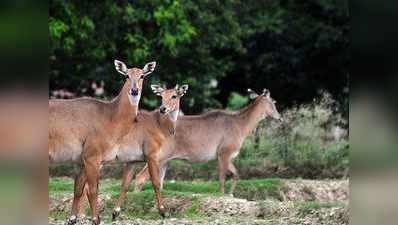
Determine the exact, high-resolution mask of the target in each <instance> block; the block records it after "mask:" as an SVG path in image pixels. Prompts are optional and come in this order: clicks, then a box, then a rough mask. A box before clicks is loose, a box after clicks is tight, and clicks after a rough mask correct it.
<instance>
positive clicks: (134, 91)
mask: <svg viewBox="0 0 398 225" xmlns="http://www.w3.org/2000/svg"><path fill="white" fill-rule="evenodd" d="M130 94H131V95H133V96H137V95H138V89H131V90H130Z"/></svg>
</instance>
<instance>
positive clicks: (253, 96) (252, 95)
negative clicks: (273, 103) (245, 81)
mask: <svg viewBox="0 0 398 225" xmlns="http://www.w3.org/2000/svg"><path fill="white" fill-rule="evenodd" d="M247 92H248V93H249V98H250V99H255V98H257V97H258V94H257V93H256V92H254V91H253V90H252V89H250V88H249V89H247Z"/></svg>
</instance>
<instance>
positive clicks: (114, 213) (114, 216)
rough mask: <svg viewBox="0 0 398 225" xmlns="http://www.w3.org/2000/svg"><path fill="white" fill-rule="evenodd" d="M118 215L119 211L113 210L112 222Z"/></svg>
mask: <svg viewBox="0 0 398 225" xmlns="http://www.w3.org/2000/svg"><path fill="white" fill-rule="evenodd" d="M119 215H120V211H117V210H113V212H112V221H115V220H116V219H117V218H118V217H119Z"/></svg>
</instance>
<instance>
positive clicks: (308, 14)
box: [49, 0, 350, 113]
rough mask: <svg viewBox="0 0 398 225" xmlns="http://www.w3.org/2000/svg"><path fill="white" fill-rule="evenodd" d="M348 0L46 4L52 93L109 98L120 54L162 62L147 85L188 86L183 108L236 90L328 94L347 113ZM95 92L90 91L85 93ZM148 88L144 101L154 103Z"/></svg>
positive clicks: (289, 97)
mask: <svg viewBox="0 0 398 225" xmlns="http://www.w3.org/2000/svg"><path fill="white" fill-rule="evenodd" d="M349 28H350V27H349V12H348V2H347V1H346V0H245V1H239V0H153V1H148V0H134V1H128V0H118V1H115V0H104V1H101V2H98V1H78V0H69V1H67V0H51V1H50V19H49V33H50V69H51V70H50V91H51V93H53V92H52V91H54V90H59V89H66V90H68V91H71V92H73V93H76V95H78V96H79V95H86V94H92V93H90V90H91V89H90V88H91V86H92V82H93V81H95V82H96V83H98V84H100V83H101V81H102V82H103V84H104V89H105V92H104V93H103V94H102V93H101V95H102V96H100V97H111V96H115V95H116V94H117V92H118V91H119V90H120V86H121V82H122V81H123V79H122V77H120V76H118V74H117V72H116V71H115V69H114V66H113V60H114V59H120V60H122V61H124V62H126V63H127V64H128V65H129V66H134V67H142V66H143V65H144V64H145V63H146V62H148V61H152V60H156V61H157V62H158V66H157V68H156V70H155V73H154V74H152V75H151V76H150V78H149V80H148V81H147V83H146V84H149V83H156V82H161V83H163V84H167V85H168V86H171V85H175V84H176V83H187V84H189V85H190V87H191V88H190V91H189V93H188V94H187V95H186V96H185V97H184V103H183V105H182V107H183V110H184V112H187V113H197V112H201V111H203V110H206V109H208V108H215V107H225V106H226V105H227V102H228V98H229V97H230V94H231V93H232V92H233V91H236V92H238V93H241V94H244V92H245V90H246V89H247V88H249V87H250V88H252V89H254V90H257V91H260V90H262V89H263V88H264V87H267V88H268V89H270V90H271V93H272V95H273V96H274V97H275V98H276V99H277V100H278V103H280V105H282V106H289V105H292V104H295V103H302V102H309V101H312V99H313V98H314V97H317V96H318V95H319V91H320V90H326V91H328V92H330V93H331V94H332V95H333V96H334V98H336V99H337V100H338V102H339V103H340V104H342V105H341V106H343V107H341V108H340V109H341V110H347V108H346V107H347V104H348V101H347V99H348V81H349V71H348V63H349V56H350V55H349V37H348V32H349ZM91 91H92V90H91ZM149 93H150V91H149V85H145V90H144V96H143V107H144V108H153V107H155V106H156V105H157V102H158V99H157V98H156V96H155V95H152V94H149Z"/></svg>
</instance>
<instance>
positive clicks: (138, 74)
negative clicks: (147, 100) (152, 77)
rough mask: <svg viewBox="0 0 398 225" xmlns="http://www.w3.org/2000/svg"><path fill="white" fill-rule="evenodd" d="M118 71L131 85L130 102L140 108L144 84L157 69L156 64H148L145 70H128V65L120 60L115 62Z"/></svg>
mask: <svg viewBox="0 0 398 225" xmlns="http://www.w3.org/2000/svg"><path fill="white" fill-rule="evenodd" d="M114 63H115V68H116V71H117V72H119V73H121V74H122V75H123V76H124V77H125V78H126V79H127V82H129V83H130V90H129V91H128V93H127V95H128V97H129V101H130V103H131V104H132V105H133V106H138V103H139V102H140V98H141V92H142V84H143V81H144V79H145V77H146V76H148V75H149V74H151V73H152V72H153V71H154V70H155V67H156V62H150V63H147V64H146V65H145V66H144V68H142V69H139V68H130V69H128V68H127V66H126V64H124V63H123V62H121V61H119V60H115V61H114Z"/></svg>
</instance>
